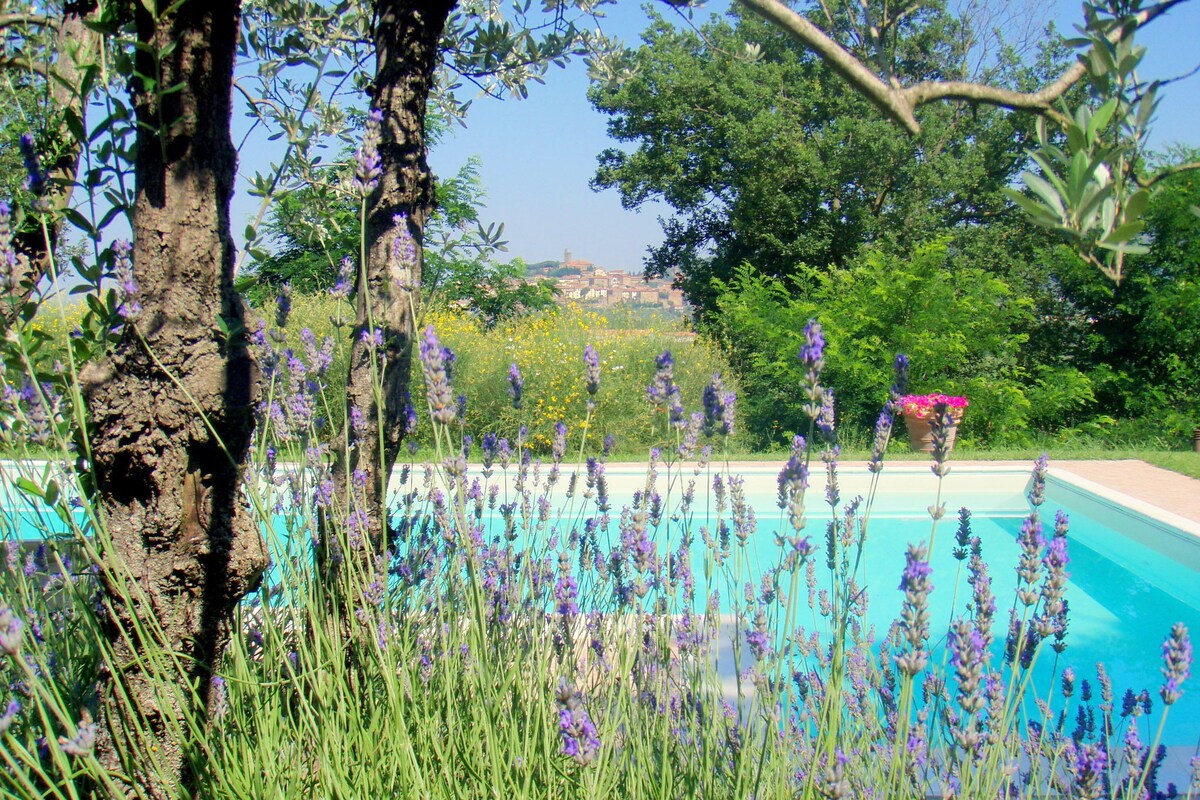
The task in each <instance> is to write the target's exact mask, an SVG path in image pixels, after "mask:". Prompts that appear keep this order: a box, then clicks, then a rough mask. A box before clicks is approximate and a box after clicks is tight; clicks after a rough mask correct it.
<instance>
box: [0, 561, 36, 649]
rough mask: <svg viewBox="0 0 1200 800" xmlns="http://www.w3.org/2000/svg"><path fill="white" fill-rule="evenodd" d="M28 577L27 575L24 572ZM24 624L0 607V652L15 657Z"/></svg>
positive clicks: (3, 607)
mask: <svg viewBox="0 0 1200 800" xmlns="http://www.w3.org/2000/svg"><path fill="white" fill-rule="evenodd" d="M26 574H27V575H28V574H29V573H28V572H26ZM24 627H25V623H23V622H21V620H19V619H17V617H16V615H15V614H13V610H12V609H11V608H9V607H8V606H0V652H3V653H7V654H8V655H10V656H14V657H15V656H16V655H17V653H18V652H19V651H20V649H21V631H22V629H23V628H24Z"/></svg>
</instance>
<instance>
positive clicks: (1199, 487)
mask: <svg viewBox="0 0 1200 800" xmlns="http://www.w3.org/2000/svg"><path fill="white" fill-rule="evenodd" d="M921 463H922V462H920V461H890V462H888V463H887V465H886V466H885V467H884V470H885V471H887V470H888V469H889V468H891V469H893V470H894V469H897V468H899V469H902V470H911V469H913V468H918V467H920V465H921ZM842 464H843V466H846V467H858V468H862V469H865V468H866V462H865V461H845V462H842ZM781 465H782V462H779V464H775V463H774V462H768V461H745V462H737V463H734V464H730V467H732V468H733V469H734V471H737V470H738V469H759V470H761V469H769V468H771V467H774V468H776V469H778V468H779V466H781ZM951 465H952V467H959V466H961V467H969V468H973V469H984V470H986V469H987V468H988V467H1004V468H1006V469H1011V468H1019V469H1026V470H1028V469H1032V467H1033V462H1032V461H967V460H962V461H959V460H952V461H951ZM1050 472H1051V474H1057V475H1059V476H1062V477H1065V478H1067V479H1068V480H1070V478H1071V477H1075V478H1078V479H1082V480H1073V481H1072V483H1080V484H1084V485H1086V484H1088V483H1091V484H1095V486H1089V487H1087V488H1089V489H1092V490H1093V491H1095V490H1096V489H1097V488H1099V489H1100V490H1101V491H1106V493H1112V495H1115V497H1114V499H1118V500H1121V499H1124V498H1121V497H1119V496H1120V495H1125V496H1127V497H1130V498H1133V499H1134V500H1137V501H1140V502H1141V503H1145V504H1147V505H1150V506H1154V507H1155V508H1159V509H1162V510H1164V511H1166V512H1168V514H1173V515H1177V516H1179V517H1182V518H1183V519H1185V520H1188V521H1189V522H1191V523H1192V524H1193V525H1194V526H1200V480H1197V479H1195V478H1189V477H1188V476H1186V475H1181V474H1179V473H1178V472H1172V471H1170V470H1167V469H1163V468H1161V467H1156V466H1154V465H1152V464H1147V463H1146V462H1145V461H1139V460H1137V459H1121V460H1109V461H1068V460H1054V459H1051V461H1050ZM1063 473H1067V475H1064V474H1063ZM1189 527H1191V526H1189Z"/></svg>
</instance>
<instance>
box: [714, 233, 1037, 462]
mask: <svg viewBox="0 0 1200 800" xmlns="http://www.w3.org/2000/svg"><path fill="white" fill-rule="evenodd" d="M808 277H809V280H810V281H811V283H810V286H811V288H808V289H807V290H806V291H805V290H804V288H803V287H801V286H798V284H797V283H793V284H792V285H790V286H789V285H788V284H786V283H784V282H783V281H780V280H778V279H775V278H770V277H766V276H764V275H762V274H761V273H759V272H758V271H756V270H754V269H752V268H751V267H749V266H743V267H742V269H741V270H739V272H738V275H737V277H736V278H735V280H734V281H733V282H732V283H730V284H720V289H721V291H720V294H719V296H718V303H717V306H718V308H719V309H720V311H721V314H720V316H719V320H720V323H719V328H718V330H719V336H720V338H721V341H722V342H723V343H724V344H725V345H726V346H728V347H729V348H730V351H731V359H732V360H733V363H734V365H735V366H736V367H737V369H738V373H739V377H740V379H741V381H742V383H743V386H744V387H745V389H746V393H745V399H746V405H747V406H748V408H747V409H746V415H747V418H748V423H747V424H748V426H749V427H750V429H751V430H752V431H753V432H754V433H755V435H756V441H758V442H759V443H762V442H765V441H771V440H774V441H779V440H780V439H781V438H782V437H786V436H788V435H790V433H791V432H793V431H797V430H802V429H806V428H807V421H806V419H805V417H804V416H803V412H802V411H801V406H802V404H803V398H802V397H801V395H800V392H799V390H798V387H799V386H800V385H801V380H800V379H801V370H800V365H799V363H798V362H797V360H796V353H797V351H798V348H799V345H800V343H801V341H802V340H803V328H804V323H805V322H806V321H807V320H808V319H810V318H816V319H818V320H819V321H820V322H821V323H822V325H823V326H824V328H825V330H826V332H827V337H828V338H829V340H830V345H829V347H828V348H827V354H826V362H827V367H826V382H827V384H828V385H829V386H830V387H831V388H832V389H833V390H834V392H835V394H836V397H837V405H838V416H839V419H840V420H842V421H843V422H844V423H845V424H846V425H848V426H849V427H851V428H859V429H865V428H869V427H870V426H872V425H873V424H874V421H875V417H876V415H877V414H878V413H879V409H880V408H881V407H882V405H883V402H884V401H885V400H886V398H887V392H888V387H889V386H890V385H891V383H892V361H893V359H894V358H895V356H896V354H897V353H904V354H906V355H907V356H908V357H909V359H910V361H911V364H912V377H911V382H910V390H911V391H913V392H944V393H947V394H963V395H966V396H967V397H968V398H969V399H970V402H971V407H970V409H968V412H967V415H966V418H965V421H964V423H963V425H962V428H961V435H962V436H964V437H965V438H966V439H968V440H972V439H973V440H976V441H981V442H998V441H1005V440H1007V439H1010V438H1012V437H1013V436H1019V435H1020V433H1021V432H1022V431H1023V430H1024V428H1025V427H1026V424H1027V417H1028V415H1029V411H1030V406H1029V402H1028V400H1027V399H1026V397H1025V392H1024V386H1023V381H1022V380H1021V375H1022V373H1021V369H1020V365H1019V361H1018V359H1019V353H1020V349H1021V346H1022V344H1023V343H1024V341H1025V335H1024V334H1023V333H1022V332H1021V331H1022V329H1023V328H1024V327H1025V326H1027V325H1028V323H1029V318H1030V303H1029V301H1028V300H1027V299H1025V298H1023V297H1021V296H1019V295H1018V294H1016V293H1015V292H1014V291H1013V289H1012V288H1011V287H1010V286H1009V285H1008V284H1007V283H1006V282H1005V281H1003V280H1002V279H1000V278H998V277H996V276H994V275H991V274H989V273H987V272H986V271H985V270H983V269H981V268H979V267H976V266H972V265H969V264H963V263H961V262H960V261H959V260H957V259H955V258H954V257H953V254H952V253H951V252H950V251H949V249H948V248H947V245H946V243H945V242H938V243H933V244H926V245H921V246H919V247H917V249H916V251H915V252H914V254H913V256H912V258H910V259H907V260H904V259H900V258H898V257H896V256H892V255H888V254H885V253H882V252H879V251H869V252H867V253H865V254H864V255H863V256H862V257H861V258H859V259H857V260H856V261H854V262H853V263H852V264H851V265H849V266H847V267H845V268H842V269H833V270H829V271H828V272H824V273H815V272H810V274H809V276H808Z"/></svg>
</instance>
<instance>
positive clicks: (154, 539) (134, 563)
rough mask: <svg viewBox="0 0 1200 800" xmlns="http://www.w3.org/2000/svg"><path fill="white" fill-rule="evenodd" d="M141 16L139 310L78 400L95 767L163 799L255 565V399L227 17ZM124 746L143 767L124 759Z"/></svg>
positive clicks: (223, 7) (233, 29) (260, 557)
mask: <svg viewBox="0 0 1200 800" xmlns="http://www.w3.org/2000/svg"><path fill="white" fill-rule="evenodd" d="M147 5H148V4H140V3H139V4H137V6H136V24H137V35H138V40H139V42H141V43H142V45H143V46H144V47H142V48H139V52H138V55H137V64H136V71H137V73H138V74H139V75H141V76H148V77H153V78H154V79H155V81H156V83H153V84H152V83H150V82H149V81H148V80H146V79H144V78H143V79H135V80H134V83H133V87H132V91H133V96H134V103H135V107H136V112H137V121H138V135H137V159H136V186H137V202H136V207H135V212H134V222H133V238H134V244H133V260H134V275H135V278H136V280H137V283H138V284H139V289H140V296H141V304H142V307H143V311H142V313H141V316H140V317H139V318H137V319H136V320H134V321H133V322H132V323H131V324H130V325H129V326H127V329H126V332H125V335H124V337H123V339H122V341H121V343H120V344H119V346H118V347H117V348H116V351H115V352H114V353H113V355H112V356H111V357H110V358H109V359H108V360H107V361H106V362H105V363H102V364H98V365H94V366H92V367H90V368H89V369H88V371H87V373H86V375H85V376H84V383H85V387H86V390H87V399H88V403H89V406H90V411H91V418H92V422H93V431H94V433H93V439H92V440H93V447H94V456H93V470H94V477H95V483H96V490H97V497H98V498H99V503H100V506H101V508H102V510H103V514H104V518H105V520H106V521H107V531H108V538H107V541H105V542H104V546H105V547H106V550H105V552H103V554H102V555H103V561H104V570H103V572H102V582H103V584H104V589H105V595H106V605H107V609H108V619H107V624H108V634H109V637H110V640H111V644H112V648H113V650H114V652H115V659H113V661H112V662H111V663H109V664H108V665H107V668H106V674H105V675H103V676H102V678H103V679H104V684H103V686H102V689H103V691H102V698H101V711H102V713H103V715H104V718H103V723H104V731H106V732H107V734H108V735H107V736H106V735H104V732H102V735H101V740H100V747H101V756H102V757H103V758H104V759H105V760H107V762H108V763H109V764H110V765H113V766H116V765H120V767H121V768H122V769H123V770H125V771H127V774H129V775H130V776H131V777H132V779H133V780H134V781H135V782H137V783H139V784H144V785H145V786H147V788H148V789H149V793H150V794H151V795H152V796H166V794H167V793H168V792H169V791H170V789H169V787H170V786H171V784H179V785H182V786H183V787H187V786H188V785H189V784H190V783H192V781H193V775H194V773H193V764H192V763H191V762H190V760H189V759H190V758H191V757H192V755H193V754H191V753H190V748H189V745H188V741H187V739H188V738H189V737H188V735H187V729H185V728H180V727H178V721H179V720H180V719H182V718H185V717H186V718H190V719H192V720H197V719H198V720H200V722H201V724H203V721H204V718H205V716H204V715H205V714H206V708H205V707H206V705H207V704H208V694H209V687H210V677H211V674H212V669H213V667H214V665H216V664H217V663H218V661H219V659H220V657H221V654H222V652H223V651H224V649H225V646H226V644H227V643H228V641H229V635H230V620H231V612H232V610H233V608H234V606H235V605H236V604H237V602H238V601H239V600H240V599H241V598H242V597H243V596H244V595H245V593H246V592H247V591H249V590H251V589H253V588H254V587H255V586H256V584H257V583H258V581H259V580H260V577H261V574H262V571H263V569H264V567H265V565H266V552H265V547H264V545H263V542H262V539H261V536H260V535H259V533H258V530H257V526H256V524H255V521H254V519H253V518H252V516H251V515H250V512H249V509H248V507H247V505H246V503H245V502H244V500H243V499H242V497H241V495H240V488H241V486H240V485H241V479H242V469H243V462H244V459H245V456H246V453H247V451H248V446H249V443H250V437H251V435H252V432H253V426H254V417H253V400H254V398H255V395H256V382H257V368H256V365H255V363H254V361H253V359H252V357H251V355H250V353H249V351H248V349H247V342H246V339H245V337H244V335H243V333H242V330H243V329H244V326H243V324H242V322H243V314H244V309H243V306H242V304H241V301H240V299H239V298H238V295H237V294H236V292H235V291H234V289H233V267H234V248H233V241H232V238H231V236H230V230H229V202H230V197H231V194H232V190H233V181H234V172H235V168H236V158H237V156H236V151H235V150H234V147H233V143H232V141H231V138H230V130H229V125H230V113H231V81H232V75H233V65H234V54H235V47H236V44H237V36H238V25H239V18H240V7H239V3H238V1H237V0H203V2H201V0H188V1H187V2H183V3H181V4H178V5H172V6H169V7H167V8H168V10H167V11H165V12H163V13H162V14H161V16H154V15H152V14H151V13H150V12H149V11H148V10H147ZM149 5H152V4H149ZM156 654H157V655H158V657H157V658H147V656H154V655H156ZM192 692H195V694H194V695H193V694H191V693H192ZM122 696H124V699H122ZM135 732H136V733H135ZM134 736H136V737H138V738H140V739H141V741H139V742H137V745H138V752H140V753H142V754H147V753H149V754H151V755H152V759H157V760H158V763H157V764H153V763H152V761H151V762H146V761H143V762H141V763H135V762H133V761H131V760H130V752H131V750H130V748H131V746H132V744H133V743H132V742H131V738H132V737H134ZM156 773H157V774H156ZM185 790H186V789H185Z"/></svg>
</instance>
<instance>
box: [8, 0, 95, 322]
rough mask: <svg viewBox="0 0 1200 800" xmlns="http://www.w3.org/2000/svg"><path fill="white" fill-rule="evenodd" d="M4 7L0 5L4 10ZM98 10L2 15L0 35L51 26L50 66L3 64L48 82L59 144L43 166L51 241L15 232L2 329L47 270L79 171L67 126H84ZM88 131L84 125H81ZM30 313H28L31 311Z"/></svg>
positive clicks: (75, 142)
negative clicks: (73, 121)
mask: <svg viewBox="0 0 1200 800" xmlns="http://www.w3.org/2000/svg"><path fill="white" fill-rule="evenodd" d="M5 5H7V4H0V10H4V7H5ZM98 11H99V3H97V2H95V0H90V1H87V0H85V2H76V3H66V4H65V5H64V7H63V13H62V16H61V17H59V18H50V17H39V16H36V15H32V14H5V15H3V16H0V31H5V30H8V29H13V30H18V29H20V28H21V27H22V26H28V27H30V28H52V29H53V31H54V34H53V40H54V45H53V48H52V50H53V54H54V58H53V61H52V62H51V63H49V64H40V63H33V62H29V61H28V60H22V59H17V60H14V61H12V62H11V63H8V64H4V66H5V67H8V68H13V69H26V70H32V71H34V72H39V73H41V74H42V76H43V77H44V79H45V80H46V85H47V93H48V95H49V98H50V108H51V110H52V111H54V112H55V113H56V116H57V119H58V124H57V125H56V129H55V130H53V131H48V132H47V133H48V134H49V135H50V136H52V137H53V138H54V139H55V140H56V144H58V148H57V150H58V156H57V157H56V158H55V159H54V160H53V161H52V162H50V163H47V164H43V165H42V166H43V167H44V168H45V170H46V173H47V177H48V178H49V179H50V180H49V183H50V188H49V190H48V192H47V195H46V197H45V198H44V199H45V200H46V201H48V206H49V214H48V217H49V218H50V219H54V220H59V223H58V225H56V226H55V227H53V228H51V230H50V241H49V242H47V241H46V236H45V234H44V233H43V232H42V229H41V228H40V227H38V226H27V227H26V228H25V229H23V230H20V231H17V233H16V236H15V237H14V240H13V244H14V246H15V248H16V250H17V252H18V253H20V254H21V255H22V256H23V258H21V259H19V260H18V261H17V263H16V264H15V265H13V272H12V274H11V275H10V276H8V277H9V280H10V285H11V287H12V288H11V290H10V293H9V296H8V297H7V298H5V299H4V302H0V329H6V328H8V327H9V326H10V325H12V324H13V322H15V321H16V319H17V317H18V316H20V315H21V313H22V312H23V311H24V310H25V308H26V304H27V303H28V302H29V298H30V296H31V295H32V294H33V292H34V290H35V289H36V288H37V285H38V283H39V282H40V281H41V279H42V276H43V275H45V274H46V272H47V271H48V270H49V269H50V259H49V256H50V255H51V254H52V253H53V252H54V246H55V245H56V243H57V241H58V234H59V230H58V226H59V225H61V219H62V210H63V209H64V208H65V207H66V205H67V203H68V202H70V200H71V189H70V187H71V186H72V185H73V184H74V183H75V176H76V174H77V172H78V169H79V156H80V153H81V151H82V148H83V146H84V142H82V141H80V140H79V139H77V138H76V137H75V136H73V135H72V134H71V132H70V130H69V129H68V127H67V125H66V123H65V116H66V115H67V114H71V115H74V116H75V117H77V118H78V119H79V121H80V123H83V122H84V120H85V118H86V117H85V115H86V112H87V103H86V97H87V94H88V93H89V91H90V86H91V85H92V83H94V78H93V77H91V76H89V75H85V72H87V71H88V70H89V68H91V67H93V66H94V65H95V61H96V56H97V54H98V52H99V47H100V36H99V34H97V33H96V32H95V31H94V30H92V29H91V28H89V27H88V26H87V23H89V22H93V21H94V20H95V18H96V16H97V13H98ZM84 127H85V129H86V126H84ZM30 313H32V309H30Z"/></svg>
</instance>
